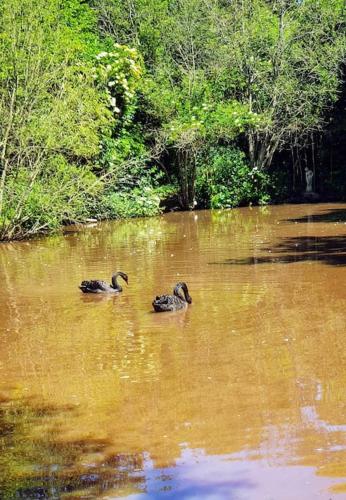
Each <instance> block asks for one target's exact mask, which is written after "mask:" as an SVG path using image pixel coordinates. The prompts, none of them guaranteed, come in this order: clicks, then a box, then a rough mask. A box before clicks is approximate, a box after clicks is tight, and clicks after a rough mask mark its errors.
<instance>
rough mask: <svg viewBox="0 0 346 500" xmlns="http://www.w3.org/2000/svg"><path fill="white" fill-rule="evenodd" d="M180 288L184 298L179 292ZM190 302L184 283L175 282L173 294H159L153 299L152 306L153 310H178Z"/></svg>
mask: <svg viewBox="0 0 346 500" xmlns="http://www.w3.org/2000/svg"><path fill="white" fill-rule="evenodd" d="M180 289H182V290H183V292H184V296H185V298H184V297H182V296H181V294H180V293H179V291H180ZM191 302H192V299H191V297H190V295H189V291H188V289H187V285H186V283H177V284H176V285H175V287H174V290H173V295H160V296H157V297H156V299H155V300H153V308H154V310H155V312H166V311H178V310H179V309H184V308H185V307H187V304H191Z"/></svg>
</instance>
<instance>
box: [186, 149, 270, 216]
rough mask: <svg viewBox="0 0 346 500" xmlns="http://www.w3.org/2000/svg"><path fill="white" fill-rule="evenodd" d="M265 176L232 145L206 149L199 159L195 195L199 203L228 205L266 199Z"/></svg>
mask: <svg viewBox="0 0 346 500" xmlns="http://www.w3.org/2000/svg"><path fill="white" fill-rule="evenodd" d="M268 189H269V176H268V175H267V174H266V173H264V172H261V171H260V170H258V169H257V168H251V167H250V166H249V164H248V163H247V161H246V157H245V154H244V153H243V152H242V151H240V150H238V149H235V148H232V147H225V146H218V147H213V148H210V149H209V150H208V151H206V152H205V153H204V154H203V155H201V157H200V159H199V166H198V169H197V182H196V198H197V203H198V205H200V206H204V207H211V208H231V207H236V206H239V205H246V204H249V203H255V204H266V203H268V202H269V195H268Z"/></svg>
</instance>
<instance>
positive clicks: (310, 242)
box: [0, 204, 346, 500]
mask: <svg viewBox="0 0 346 500" xmlns="http://www.w3.org/2000/svg"><path fill="white" fill-rule="evenodd" d="M115 270H121V271H124V272H126V273H127V274H128V275H129V285H128V286H126V284H124V291H123V293H121V294H119V295H117V296H99V295H86V294H83V293H81V292H80V290H79V289H78V285H79V283H80V282H81V281H82V280H84V279H92V278H99V279H104V280H107V281H109V280H110V278H111V274H112V272H113V271H115ZM0 281H1V288H0V331H1V333H0V335H1V340H0V496H1V498H8V499H12V498H25V499H27V498H28V499H31V498H32V499H34V498H35V499H36V498H52V499H53V498H57V499H59V498H69V499H71V498H73V499H77V498H107V499H110V498H119V497H123V498H128V499H131V500H134V499H135V500H142V499H145V500H146V499H156V498H162V499H166V498H167V499H171V498H184V499H185V498H188V499H195V498H196V499H200V498H203V499H204V498H208V499H213V500H214V499H232V500H262V499H263V500H264V499H266V500H269V499H273V500H291V499H292V500H293V499H294V500H297V499H299V500H305V499H306V500H310V499H315V498H318V499H320V498H321V499H323V500H324V499H325V500H329V499H334V498H338V499H339V498H340V499H341V498H346V418H345V416H346V331H345V330H346V329H345V319H346V312H345V311H346V309H345V306H346V284H345V283H346V204H320V205H282V206H271V207H255V208H251V207H249V208H240V209H234V210H229V211H196V212H190V213H170V214H166V215H163V216H162V217H157V218H152V219H138V220H130V221H115V222H105V223H100V224H97V225H95V226H93V227H87V228H85V227H84V228H76V227H75V228H73V227H70V228H67V229H66V233H65V234H64V235H63V236H53V237H48V238H42V239H37V240H33V241H26V242H14V243H6V244H1V245H0ZM179 281H186V282H187V284H188V287H189V291H190V294H191V297H192V300H193V303H192V305H191V306H189V307H188V309H187V310H183V311H180V312H177V313H165V314H155V313H153V312H152V306H151V302H152V300H153V298H154V297H155V296H156V295H157V294H161V293H171V291H172V288H173V286H174V285H175V283H177V282H179Z"/></svg>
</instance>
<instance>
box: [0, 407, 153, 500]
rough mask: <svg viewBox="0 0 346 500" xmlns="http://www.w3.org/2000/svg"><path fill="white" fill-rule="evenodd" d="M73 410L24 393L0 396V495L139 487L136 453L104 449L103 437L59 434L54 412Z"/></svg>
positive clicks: (94, 492)
mask: <svg viewBox="0 0 346 500" xmlns="http://www.w3.org/2000/svg"><path fill="white" fill-rule="evenodd" d="M73 411H75V409H74V408H73V407H68V406H66V407H63V408H53V407H52V406H45V405H39V404H38V402H37V401H32V400H26V399H19V400H18V399H16V400H10V399H8V400H7V399H6V398H3V399H2V400H1V402H0V497H1V498H3V499H12V498H25V499H36V498H61V497H62V496H64V497H66V498H68V497H69V495H70V494H72V493H74V494H76V495H77V494H78V495H79V494H81V495H83V498H95V497H96V496H97V495H99V494H101V493H103V492H105V491H109V490H112V491H113V492H117V494H119V495H122V494H124V493H125V492H126V493H134V492H140V491H143V489H144V487H145V477H144V474H143V454H142V453H138V454H114V453H111V454H110V453H109V451H107V449H108V447H109V443H108V442H107V440H98V439H92V438H90V439H80V440H72V441H66V440H64V439H61V435H60V431H59V427H58V421H59V416H61V415H62V414H66V413H69V412H71V413H72V412H73ZM92 458H93V459H94V460H90V459H92ZM95 458H97V459H96V460H95ZM73 498H76V497H75V496H74V497H73Z"/></svg>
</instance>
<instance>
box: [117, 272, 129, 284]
mask: <svg viewBox="0 0 346 500" xmlns="http://www.w3.org/2000/svg"><path fill="white" fill-rule="evenodd" d="M115 276H120V278H122V279H123V280H124V281H125V283H126V284H127V285H128V284H129V277H128V276H127V274H126V273H123V272H121V271H118V272H117V273H116V274H115Z"/></svg>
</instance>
